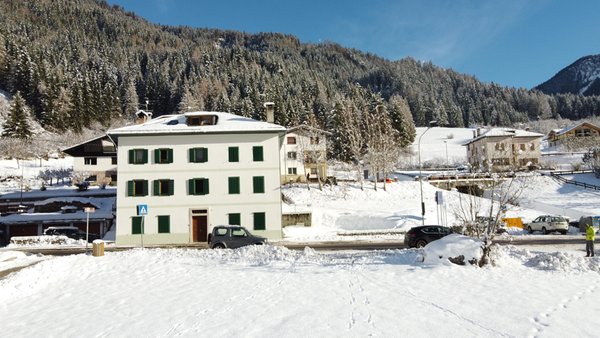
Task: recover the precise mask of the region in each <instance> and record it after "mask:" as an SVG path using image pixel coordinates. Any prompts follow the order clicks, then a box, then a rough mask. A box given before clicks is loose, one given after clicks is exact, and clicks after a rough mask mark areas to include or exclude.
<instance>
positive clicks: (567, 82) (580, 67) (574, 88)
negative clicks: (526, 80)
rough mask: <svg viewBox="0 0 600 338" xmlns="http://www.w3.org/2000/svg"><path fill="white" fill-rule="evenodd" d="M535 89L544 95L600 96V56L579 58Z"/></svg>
mask: <svg viewBox="0 0 600 338" xmlns="http://www.w3.org/2000/svg"><path fill="white" fill-rule="evenodd" d="M536 88H537V89H539V90H540V91H542V92H544V93H546V94H564V93H571V94H580V95H588V96H589V95H600V54H599V55H589V56H585V57H582V58H580V59H579V60H577V61H575V62H573V63H572V64H570V65H569V66H567V67H565V68H564V69H562V70H561V71H559V72H558V73H556V75H554V76H553V77H552V78H551V79H550V80H548V81H546V82H544V83H542V84H541V85H539V86H537V87H536Z"/></svg>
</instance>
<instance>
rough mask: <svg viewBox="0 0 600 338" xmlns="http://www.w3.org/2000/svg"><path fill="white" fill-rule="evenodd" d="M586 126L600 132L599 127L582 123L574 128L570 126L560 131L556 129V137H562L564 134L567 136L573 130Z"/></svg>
mask: <svg viewBox="0 0 600 338" xmlns="http://www.w3.org/2000/svg"><path fill="white" fill-rule="evenodd" d="M586 124H587V125H588V126H590V127H592V128H596V129H598V130H600V127H598V126H597V125H595V124H593V123H590V122H581V123H579V124H576V125H574V126H569V127H564V128H562V129H558V130H557V129H554V130H555V131H556V135H562V134H566V133H568V132H570V131H571V130H574V129H577V128H579V127H581V126H583V125H586Z"/></svg>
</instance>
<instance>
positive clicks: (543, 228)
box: [542, 227, 548, 235]
mask: <svg viewBox="0 0 600 338" xmlns="http://www.w3.org/2000/svg"><path fill="white" fill-rule="evenodd" d="M542 232H543V233H544V234H545V235H547V234H548V230H547V229H546V227H542Z"/></svg>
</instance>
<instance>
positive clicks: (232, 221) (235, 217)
mask: <svg viewBox="0 0 600 338" xmlns="http://www.w3.org/2000/svg"><path fill="white" fill-rule="evenodd" d="M228 216H229V225H242V222H241V220H242V217H241V216H240V214H239V213H237V214H228Z"/></svg>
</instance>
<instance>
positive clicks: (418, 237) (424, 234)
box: [404, 225, 452, 248]
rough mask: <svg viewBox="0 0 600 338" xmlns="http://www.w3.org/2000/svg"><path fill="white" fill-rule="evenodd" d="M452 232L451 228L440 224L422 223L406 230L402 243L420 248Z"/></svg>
mask: <svg viewBox="0 0 600 338" xmlns="http://www.w3.org/2000/svg"><path fill="white" fill-rule="evenodd" d="M451 233H452V229H450V228H448V227H445V226H441V225H423V226H419V227H414V228H411V229H410V230H408V232H407V233H406V235H405V236H404V244H405V245H406V246H408V247H409V248H422V247H424V246H425V245H427V244H428V243H430V242H433V241H435V240H436V239H440V238H442V237H444V236H446V235H449V234H451Z"/></svg>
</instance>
